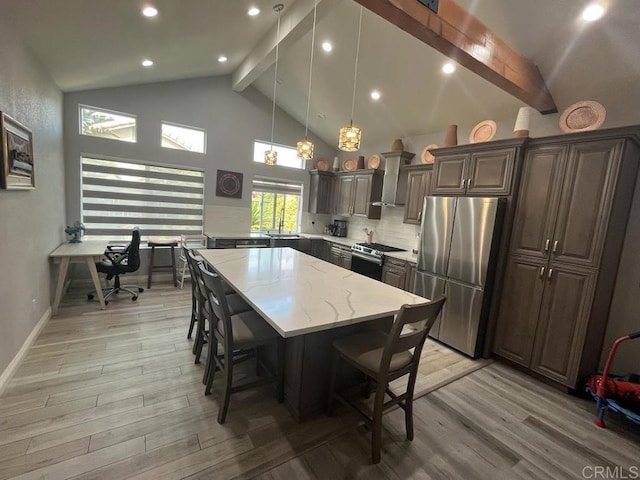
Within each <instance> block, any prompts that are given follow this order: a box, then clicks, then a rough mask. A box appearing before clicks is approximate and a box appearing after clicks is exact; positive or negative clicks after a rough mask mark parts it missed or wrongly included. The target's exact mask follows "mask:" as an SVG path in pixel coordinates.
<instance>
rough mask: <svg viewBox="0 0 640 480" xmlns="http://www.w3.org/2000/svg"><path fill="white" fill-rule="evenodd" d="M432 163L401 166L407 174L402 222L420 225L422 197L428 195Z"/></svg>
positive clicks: (403, 173)
mask: <svg viewBox="0 0 640 480" xmlns="http://www.w3.org/2000/svg"><path fill="white" fill-rule="evenodd" d="M432 173H433V165H411V166H408V167H404V168H403V172H402V175H407V198H406V200H405V204H404V220H403V221H404V223H411V224H414V225H420V222H421V220H422V207H423V205H424V197H426V196H427V195H429V186H430V185H431V175H432Z"/></svg>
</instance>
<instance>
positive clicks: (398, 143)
mask: <svg viewBox="0 0 640 480" xmlns="http://www.w3.org/2000/svg"><path fill="white" fill-rule="evenodd" d="M403 150H404V144H403V143H402V139H400V138H396V139H395V140H394V141H393V143H392V144H391V151H392V152H401V151H403Z"/></svg>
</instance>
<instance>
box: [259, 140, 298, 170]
mask: <svg viewBox="0 0 640 480" xmlns="http://www.w3.org/2000/svg"><path fill="white" fill-rule="evenodd" d="M270 148H271V144H270V143H268V142H259V141H258V140H256V141H255V142H254V143H253V161H254V162H258V163H264V152H266V151H267V150H269V149H270ZM273 149H274V150H275V151H276V152H278V166H280V167H292V168H305V166H304V160H301V159H299V158H298V152H297V150H296V149H295V148H294V147H287V146H286V145H278V144H276V143H274V144H273Z"/></svg>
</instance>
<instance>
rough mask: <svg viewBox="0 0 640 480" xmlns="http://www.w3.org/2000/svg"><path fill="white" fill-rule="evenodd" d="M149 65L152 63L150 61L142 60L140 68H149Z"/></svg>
mask: <svg viewBox="0 0 640 480" xmlns="http://www.w3.org/2000/svg"><path fill="white" fill-rule="evenodd" d="M151 65H153V61H152V60H148V59H147V60H143V61H142V66H143V67H150V66H151Z"/></svg>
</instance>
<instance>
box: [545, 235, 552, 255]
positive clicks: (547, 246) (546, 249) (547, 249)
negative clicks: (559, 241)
mask: <svg viewBox="0 0 640 480" xmlns="http://www.w3.org/2000/svg"><path fill="white" fill-rule="evenodd" d="M549 243H551V240H549V239H548V238H547V241H546V242H544V252H545V253H547V252H548V251H549Z"/></svg>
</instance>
